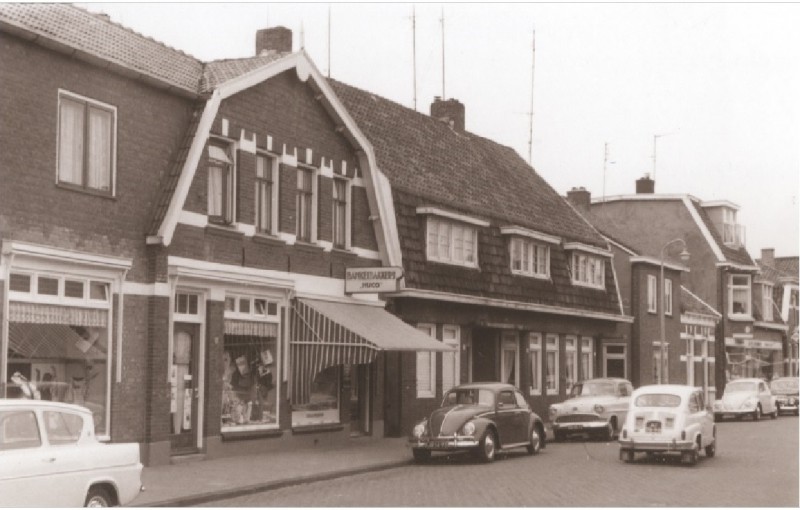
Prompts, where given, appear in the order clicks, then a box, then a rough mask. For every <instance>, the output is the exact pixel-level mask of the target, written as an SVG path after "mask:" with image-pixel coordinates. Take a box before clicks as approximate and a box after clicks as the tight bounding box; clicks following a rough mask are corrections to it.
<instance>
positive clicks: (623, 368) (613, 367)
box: [603, 344, 628, 379]
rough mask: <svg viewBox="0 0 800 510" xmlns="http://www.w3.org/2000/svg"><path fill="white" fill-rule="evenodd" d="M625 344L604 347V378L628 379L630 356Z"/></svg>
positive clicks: (605, 345)
mask: <svg viewBox="0 0 800 510" xmlns="http://www.w3.org/2000/svg"><path fill="white" fill-rule="evenodd" d="M626 351H627V348H626V346H625V345H624V344H604V345H603V377H621V378H623V379H627V378H628V355H627V352H626Z"/></svg>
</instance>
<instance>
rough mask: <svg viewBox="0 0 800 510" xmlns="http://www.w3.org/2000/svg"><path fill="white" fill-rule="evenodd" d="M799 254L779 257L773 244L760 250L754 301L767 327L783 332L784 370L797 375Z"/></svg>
mask: <svg viewBox="0 0 800 510" xmlns="http://www.w3.org/2000/svg"><path fill="white" fill-rule="evenodd" d="M797 261H798V258H797V257H776V256H775V250H774V249H773V248H764V249H762V250H761V258H760V259H756V263H757V264H758V267H759V268H761V275H760V279H759V281H757V282H756V284H757V287H756V289H755V291H756V292H757V295H756V297H755V298H754V301H755V303H756V307H757V309H756V313H757V314H758V316H759V317H760V320H761V322H763V323H764V326H762V327H765V328H771V329H775V330H777V331H782V332H783V333H784V341H785V345H784V359H783V362H784V367H783V368H784V372H783V373H784V374H785V375H793V376H797V375H798V373H800V371H799V369H798V367H799V366H800V365H799V364H798V357H800V354H798V352H799V351H800V350H799V349H798V338H797V337H798V334H797V325H798V318H800V312H798V263H797Z"/></svg>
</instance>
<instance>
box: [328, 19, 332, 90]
mask: <svg viewBox="0 0 800 510" xmlns="http://www.w3.org/2000/svg"><path fill="white" fill-rule="evenodd" d="M330 77H331V4H328V78H330Z"/></svg>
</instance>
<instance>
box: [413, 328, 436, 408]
mask: <svg viewBox="0 0 800 510" xmlns="http://www.w3.org/2000/svg"><path fill="white" fill-rule="evenodd" d="M417 329H418V330H420V331H422V332H423V333H425V334H426V335H428V336H430V337H433V338H436V325H435V324H417ZM434 397H436V353H435V352H431V351H417V398H434Z"/></svg>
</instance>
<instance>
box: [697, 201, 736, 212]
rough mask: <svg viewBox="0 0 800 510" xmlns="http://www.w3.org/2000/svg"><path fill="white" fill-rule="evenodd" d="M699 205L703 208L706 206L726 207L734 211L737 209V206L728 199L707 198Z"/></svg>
mask: <svg viewBox="0 0 800 510" xmlns="http://www.w3.org/2000/svg"><path fill="white" fill-rule="evenodd" d="M700 207H702V208H704V209H705V208H707V207H727V208H728V209H733V210H734V211H738V210H739V206H738V205H736V204H734V203H733V202H731V201H729V200H708V201H705V202H700Z"/></svg>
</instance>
